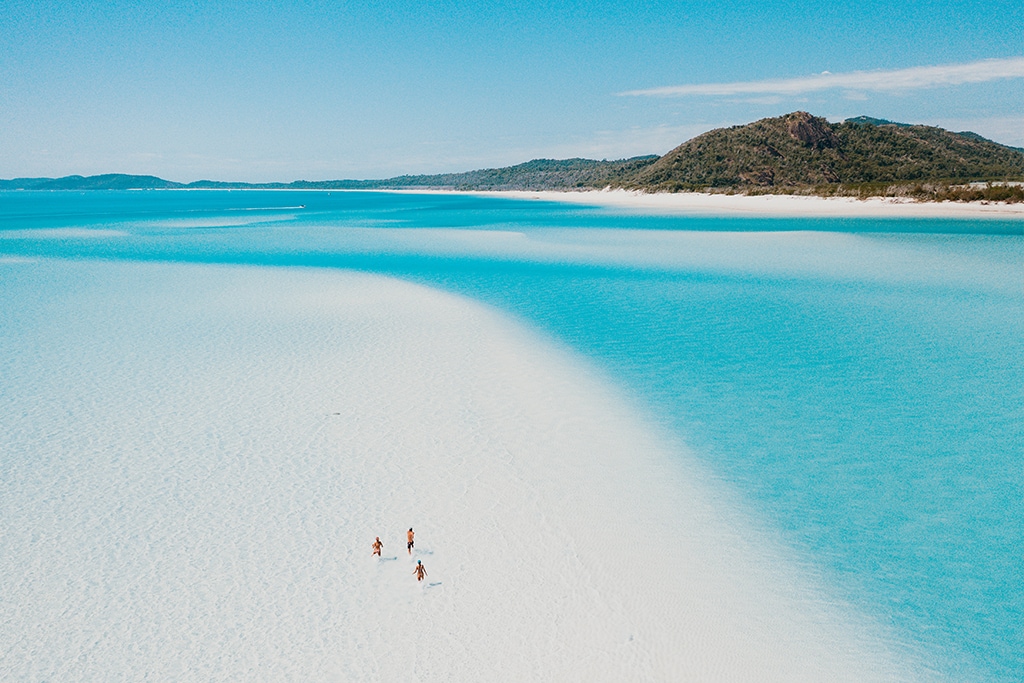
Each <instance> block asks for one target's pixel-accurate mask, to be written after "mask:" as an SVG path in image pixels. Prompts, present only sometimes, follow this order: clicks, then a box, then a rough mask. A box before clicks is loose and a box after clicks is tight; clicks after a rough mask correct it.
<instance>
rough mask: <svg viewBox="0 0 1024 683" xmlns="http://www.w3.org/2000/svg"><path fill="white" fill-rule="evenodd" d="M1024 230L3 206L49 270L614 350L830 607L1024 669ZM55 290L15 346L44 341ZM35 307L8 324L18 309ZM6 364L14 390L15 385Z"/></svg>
mask: <svg viewBox="0 0 1024 683" xmlns="http://www.w3.org/2000/svg"><path fill="white" fill-rule="evenodd" d="M1022 226H1024V223H1022V222H1020V221H1017V222H1006V221H929V220H874V219H871V220H849V219H846V220H827V219H760V220H758V219H749V218H743V219H724V218H686V217H656V216H631V215H628V214H625V213H621V212H615V211H610V210H603V209H597V208H587V207H577V206H561V205H556V204H550V203H541V202H527V201H510V200H501V199H489V198H479V197H460V196H443V195H441V196H438V195H395V194H378V193H303V192H205V191H204V192H123V193H117V192H109V193H108V192H93V193H82V194H77V193H32V192H17V193H0V278H2V279H0V286H2V288H3V292H2V296H3V297H4V298H5V299H7V300H15V299H16V300H19V301H22V302H24V301H25V300H32V298H33V297H34V296H36V294H35V292H34V291H33V289H32V286H31V285H32V283H31V281H30V280H25V281H22V280H20V279H19V270H18V268H17V266H18V261H20V260H22V259H32V258H36V257H47V258H50V257H57V258H75V259H78V258H89V259H95V258H99V259H114V260H130V261H188V262H198V263H253V264H262V265H271V266H281V267H286V266H322V267H330V268H348V269H356V270H365V271H371V272H379V273H385V274H389V275H396V276H399V277H402V278H406V279H409V280H413V281H416V282H419V283H424V284H429V285H431V286H436V287H441V288H444V289H448V290H451V291H455V292H458V293H460V294H465V295H469V296H471V297H474V298H477V299H479V300H481V301H484V302H486V303H488V304H491V305H494V306H496V307H498V308H500V309H502V310H505V311H508V312H510V313H512V314H514V315H516V316H518V317H519V318H521V319H522V320H525V321H527V322H528V323H530V324H532V325H533V326H535V327H537V328H539V329H540V330H542V331H544V332H545V333H547V334H548V335H550V336H551V337H553V338H554V339H555V340H556V341H559V342H561V343H563V344H565V345H566V346H568V347H569V348H571V349H573V350H575V351H576V352H578V353H581V354H583V355H584V356H586V357H587V358H589V359H591V360H592V361H595V362H597V363H598V364H599V365H600V366H601V367H602V368H603V369H604V370H605V371H606V372H607V373H608V374H609V376H611V377H612V378H613V379H615V380H616V381H617V383H618V384H619V385H620V386H621V387H622V388H623V390H624V391H625V392H626V393H627V394H628V395H630V396H632V397H633V398H634V399H635V400H636V402H637V403H638V404H639V405H641V406H642V407H643V408H644V409H645V410H646V411H647V412H648V413H649V414H650V415H652V416H653V417H654V418H655V419H657V420H658V421H659V422H660V423H661V424H662V425H663V426H664V427H665V428H666V429H668V430H670V431H671V432H672V433H674V434H675V435H677V436H678V437H680V438H681V439H683V440H685V441H686V442H687V443H688V444H689V445H690V446H692V447H693V449H694V451H695V452H696V453H697V455H698V457H699V458H700V459H701V461H702V462H703V464H704V465H705V466H706V467H707V468H708V470H709V471H710V472H712V473H713V475H714V476H715V477H716V478H718V479H719V480H720V481H721V482H723V485H724V486H726V487H728V488H729V489H731V490H732V491H734V492H735V493H736V496H737V498H738V499H739V500H740V501H741V502H742V504H744V505H746V506H747V507H748V508H749V510H750V511H752V513H753V514H754V515H755V516H756V517H757V518H758V519H759V520H761V522H762V523H764V524H765V525H766V526H768V527H769V528H771V529H773V530H774V531H777V532H778V533H779V534H780V535H781V537H782V538H783V540H784V541H785V542H786V544H787V545H789V546H790V547H792V548H793V549H794V550H795V551H796V552H797V553H798V554H799V555H800V557H801V558H803V559H804V560H805V561H806V562H807V563H809V564H810V565H812V566H814V567H815V568H816V569H817V570H818V571H819V572H820V573H821V574H822V575H823V576H824V577H825V579H826V580H827V582H828V583H829V585H830V587H831V588H832V589H833V590H834V591H835V592H836V594H837V595H838V596H840V597H842V598H844V599H846V600H849V601H850V602H851V603H853V604H854V605H856V606H857V607H858V608H860V609H862V610H863V611H864V612H866V613H867V614H869V615H871V616H873V617H874V618H876V619H878V620H879V621H881V622H882V623H884V624H887V625H891V626H893V627H894V628H895V629H896V632H897V633H899V634H901V637H903V638H905V639H906V640H907V641H908V642H910V643H911V644H913V645H916V646H920V647H922V648H924V649H925V651H926V652H927V653H929V655H930V656H931V657H933V658H934V665H935V666H936V667H937V668H938V669H939V670H940V671H942V672H943V673H945V674H946V675H947V676H949V677H951V678H954V679H958V678H964V677H971V678H977V677H980V678H983V679H988V680H1019V679H1021V678H1024V654H1022V653H1024V626H1022V624H1024V581H1022V579H1024V572H1022V570H1021V561H1020V554H1019V548H1020V547H1024V516H1022V514H1021V513H1022V512H1024V505H1022V494H1024V466H1022V464H1021V463H1022V460H1024V365H1022V363H1021V359H1022V358H1024V230H1022ZM47 307H48V302H47V301H45V300H39V301H36V302H34V303H33V305H31V306H18V307H17V308H16V309H14V308H12V307H7V308H5V310H4V312H0V339H9V340H10V339H14V338H18V339H21V340H23V339H24V336H25V335H31V334H38V335H45V330H46V325H47V324H52V321H47V317H46V313H47ZM15 310H16V311H17V313H16V314H15V313H14V312H13V311H15ZM14 370H15V366H14V365H13V364H12V362H11V360H10V359H6V360H5V359H0V374H2V375H3V376H4V377H5V380H4V381H5V382H9V381H14V382H17V381H19V378H18V377H17V376H14V374H13V373H14Z"/></svg>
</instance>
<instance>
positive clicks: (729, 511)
mask: <svg viewBox="0 0 1024 683" xmlns="http://www.w3.org/2000/svg"><path fill="white" fill-rule="evenodd" d="M0 267H3V268H4V269H5V272H6V275H5V277H6V280H5V281H6V283H7V285H6V286H5V288H4V289H3V290H0V302H2V304H3V310H4V313H3V315H2V317H0V322H3V323H4V324H3V325H0V334H2V338H3V340H4V348H5V355H6V356H7V358H6V359H5V360H4V361H3V363H4V365H3V368H4V372H5V375H6V377H7V379H6V380H5V383H6V387H5V392H4V393H3V395H2V396H0V413H2V414H3V415H5V416H6V417H5V418H4V419H3V424H4V429H3V432H2V433H0V439H2V450H3V452H4V453H6V454H8V455H7V456H5V458H4V462H3V467H2V469H0V532H2V533H0V555H2V557H3V558H4V563H3V569H2V573H3V583H4V587H5V588H4V593H5V595H4V599H3V601H0V642H3V643H4V644H5V645H4V656H3V658H2V659H0V677H2V678H4V679H8V680H62V681H79V680H82V681H84V680H114V679H130V680H141V679H152V680H179V681H187V680H245V681H253V680H273V681H279V680H382V681H386V680H400V679H404V680H421V681H442V680H444V681H448V680H495V681H503V680H508V681H522V680H551V681H574V680H588V681H622V680H651V681H669V680H717V681H748V680H760V681H821V680H830V681H844V680H845V681H871V680H885V681H892V680H919V679H921V678H922V677H923V676H924V674H923V673H922V672H923V669H922V668H921V667H920V666H919V665H918V664H917V663H915V662H914V661H913V657H912V656H911V655H910V654H909V653H908V652H906V651H904V650H902V649H901V646H900V645H899V644H898V643H897V642H896V640H895V638H894V636H893V634H892V633H889V632H887V631H886V630H885V628H884V627H883V626H882V625H880V624H877V623H874V622H872V621H871V620H870V619H868V618H867V617H865V616H863V615H858V614H857V613H856V612H855V611H854V610H853V609H852V608H850V607H849V606H848V605H846V604H844V603H843V602H842V601H841V600H840V599H838V598H837V597H836V596H834V595H831V594H830V593H829V590H828V586H827V582H825V581H824V580H822V579H821V577H817V576H816V575H815V574H814V572H813V571H812V569H811V568H809V567H806V566H803V565H801V564H800V563H799V561H798V560H797V559H796V558H794V557H792V556H790V555H789V554H788V552H787V551H786V550H785V549H784V548H783V547H782V546H781V544H779V543H777V542H776V540H775V539H773V537H772V536H771V534H770V533H769V532H767V531H766V530H765V529H763V528H760V527H759V526H758V524H756V523H755V522H754V521H753V520H752V519H750V518H749V517H748V516H747V515H746V514H745V513H744V512H743V510H742V505H741V504H740V503H739V502H738V501H737V500H735V499H734V497H733V496H732V495H731V494H730V492H729V491H728V489H727V488H726V487H725V486H723V485H721V484H720V483H717V482H715V481H714V479H713V478H711V477H709V476H708V475H707V474H706V473H705V472H702V471H701V469H700V468H699V466H698V465H697V464H696V462H695V461H694V459H693V458H691V457H690V456H689V454H688V453H687V451H686V449H685V447H684V446H683V445H681V444H678V443H676V442H674V441H672V440H671V439H670V438H668V437H667V436H665V435H663V434H661V433H659V431H658V429H657V428H656V427H655V426H654V425H652V424H650V423H649V422H648V421H647V420H646V419H645V417H644V415H643V413H642V411H641V410H640V409H639V408H638V407H637V406H636V405H634V404H633V403H632V402H631V401H630V400H628V399H627V398H626V397H624V396H622V395H620V394H619V393H618V392H617V390H616V388H615V387H614V386H613V385H612V384H611V383H610V382H609V381H608V380H607V378H605V377H603V376H602V375H601V373H600V371H599V370H598V369H596V368H594V367H592V366H590V365H588V364H587V362H585V361H583V360H581V359H580V358H578V357H576V356H574V355H572V354H571V353H570V352H569V351H568V350H567V349H565V348H563V347H561V346H560V345H559V344H558V343H557V342H555V341H554V340H551V339H548V338H545V337H543V336H541V335H540V334H539V333H537V332H535V331H534V330H531V329H530V328H528V327H526V326H525V325H523V324H522V323H520V322H519V321H517V320H514V319H512V318H510V317H508V316H506V315H503V314H500V313H499V312H497V311H495V310H493V309H491V308H488V307H486V306H484V305H482V304H480V303H477V302H474V301H471V300H468V299H465V298H462V297H459V296H455V295H452V294H449V293H445V292H441V291H437V290H433V289H430V288H427V287H423V286H420V285H415V284H411V283H408V282H403V281H400V280H395V279H389V278H385V277H381V276H375V275H367V274H359V273H346V272H328V271H317V270H302V269H293V270H284V269H269V268H255V267H254V268H246V267H220V266H187V265H167V264H117V263H99V262H93V263H90V262H74V263H72V262H58V261H45V260H42V261H38V262H4V263H3V264H0ZM5 321H6V322H5ZM12 321H17V324H16V325H15V324H14V323H13V322H12ZM409 527H413V528H414V529H416V532H417V536H416V539H417V540H416V550H415V553H414V554H411V555H410V554H408V553H407V552H406V550H405V542H404V541H405V536H404V532H405V530H406V529H408V528H409ZM375 536H380V538H381V540H382V541H383V542H384V552H383V557H382V558H380V559H378V558H375V557H373V556H372V555H371V547H370V545H371V543H372V542H373V539H374V537H375ZM416 560H420V561H422V562H423V564H424V565H425V566H426V568H427V571H428V576H427V578H426V580H425V581H424V582H422V583H418V582H417V581H416V580H415V578H414V577H413V566H414V564H415V561H416Z"/></svg>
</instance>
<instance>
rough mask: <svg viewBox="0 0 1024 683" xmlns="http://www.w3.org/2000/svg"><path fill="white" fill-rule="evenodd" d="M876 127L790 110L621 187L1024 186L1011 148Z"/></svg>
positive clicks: (670, 157)
mask: <svg viewBox="0 0 1024 683" xmlns="http://www.w3.org/2000/svg"><path fill="white" fill-rule="evenodd" d="M876 120H878V119H868V118H867V117H859V118H858V119H852V120H850V121H845V122H843V123H840V124H835V125H833V124H829V123H828V122H827V121H826V120H824V119H821V118H817V117H815V116H811V115H810V114H808V113H806V112H794V113H792V114H788V115H786V116H781V117H777V118H770V119H762V120H760V121H756V122H754V123H751V124H747V125H745V126H735V127H732V128H723V129H718V130H713V131H710V132H708V133H705V134H703V135H700V136H698V137H696V138H694V139H692V140H690V141H688V142H685V143H683V144H682V145H680V146H679V147H677V148H676V149H674V150H672V151H671V152H669V153H668V154H666V155H665V156H663V157H662V158H661V159H659V160H658V161H657V162H655V163H654V164H651V165H650V166H649V167H647V168H644V169H641V171H639V172H638V173H637V174H636V175H634V176H633V177H632V178H624V179H623V181H622V182H621V183H620V184H619V185H618V186H620V187H626V188H630V189H637V190H643V191H647V192H666V191H667V192H679V191H689V190H710V191H729V190H731V191H745V192H756V191H758V190H763V189H765V188H770V189H769V192H772V193H793V192H801V193H814V194H853V195H863V194H864V192H865V191H867V192H869V193H871V194H872V195H874V194H879V193H883V192H882V190H885V189H886V188H890V187H891V186H897V185H898V186H901V187H903V186H912V187H917V186H918V185H920V187H921V188H924V184H928V185H929V186H932V187H934V188H936V189H934V190H928V191H925V190H921V191H920V192H916V193H915V192H907V193H906V195H905V196H938V194H942V193H943V192H946V191H947V190H950V191H951V189H952V187H953V186H955V185H963V184H965V183H970V182H977V181H1002V182H1006V181H1019V180H1022V179H1024V154H1021V153H1020V152H1019V151H1018V150H1015V149H1013V148H1010V147H1005V146H1003V145H999V144H997V143H995V142H992V141H990V140H986V139H984V138H982V137H981V136H978V135H976V134H973V133H968V134H961V133H951V132H950V131H947V130H942V129H941V128H932V127H929V126H911V125H907V124H893V123H888V122H885V123H882V124H881V125H876V124H875V123H873V122H872V121H876ZM831 186H839V187H836V188H834V189H833V188H831ZM937 188H945V189H941V190H940V189H937ZM998 192H1002V193H1004V194H1006V195H1007V196H1008V197H1013V196H1016V195H1015V193H1014V192H1013V191H1010V192H1005V191H1003V190H1000V191H998ZM998 192H997V193H998ZM947 194H948V192H947ZM953 194H956V193H953ZM964 196H966V195H964Z"/></svg>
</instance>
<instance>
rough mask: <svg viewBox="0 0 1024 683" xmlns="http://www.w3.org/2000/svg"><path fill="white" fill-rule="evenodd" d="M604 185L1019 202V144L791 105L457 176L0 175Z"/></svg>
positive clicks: (358, 186)
mask: <svg viewBox="0 0 1024 683" xmlns="http://www.w3.org/2000/svg"><path fill="white" fill-rule="evenodd" d="M605 188H613V189H627V190H636V191H640V192H714V193H728V194H807V195H819V196H856V197H875V196H899V197H909V198H915V199H921V200H940V201H941V200H958V201H971V200H974V201H977V200H988V201H1008V202H1020V201H1024V149H1020V148H1016V147H1009V146H1006V145H1001V144H999V143H997V142H993V141H992V140H988V139H986V138H983V137H982V136H980V135H978V134H976V133H971V132H959V133H955V132H951V131H948V130H944V129H942V128H935V127H932V126H921V125H911V124H905V123H896V122H892V121H886V120H884V119H875V118H870V117H867V116H860V117H857V118H852V119H847V120H845V121H843V122H842V123H836V124H833V123H829V122H828V121H827V120H825V119H823V118H820V117H816V116H812V115H811V114H808V113H807V112H800V111H798V112H793V113H791V114H787V115H785V116H779V117H775V118H767V119H761V120H759V121H755V122H753V123H749V124H746V125H742V126H733V127H731V128H719V129H716V130H712V131H709V132H707V133H704V134H702V135H698V136H697V137H695V138H693V139H691V140H689V141H687V142H684V143H683V144H681V145H679V146H678V147H676V148H675V149H673V150H671V151H670V152H668V153H667V154H665V155H664V156H661V157H659V156H657V155H648V156H639V157H633V158H631V159H621V160H616V161H607V160H601V161H597V160H592V159H564V160H554V159H534V160H533V161H528V162H526V163H523V164H519V165H516V166H508V167H504V168H489V169H480V170H475V171H467V172H464V173H442V174H436V175H402V176H396V177H394V178H386V179H379V180H321V181H308V180H298V181H294V182H288V183H241V182H222V181H214V180H200V181H196V182H192V183H176V182H172V181H169V180H164V179H162V178H157V177H155V176H137V175H123V174H107V175H97V176H89V177H83V176H77V175H76V176H67V177H63V178H16V179H13V180H0V190H3V189H6V190H128V189H132V190H135V189H325V190H330V189H334V190H398V189H436V190H462V191H471V190H480V191H484V190H486V191H500V190H533V191H540V190H562V191H581V190H596V189H605Z"/></svg>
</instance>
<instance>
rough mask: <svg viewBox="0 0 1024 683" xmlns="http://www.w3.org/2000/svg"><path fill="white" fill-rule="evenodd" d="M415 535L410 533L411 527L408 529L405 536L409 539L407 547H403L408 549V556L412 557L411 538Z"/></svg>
mask: <svg viewBox="0 0 1024 683" xmlns="http://www.w3.org/2000/svg"><path fill="white" fill-rule="evenodd" d="M415 535H416V534H414V533H413V532H412V527H409V533H407V534H406V535H405V536H406V538H408V539H409V543H408V545H406V546H405V547H406V548H408V549H409V554H410V555H412V537H413V536H415Z"/></svg>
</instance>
